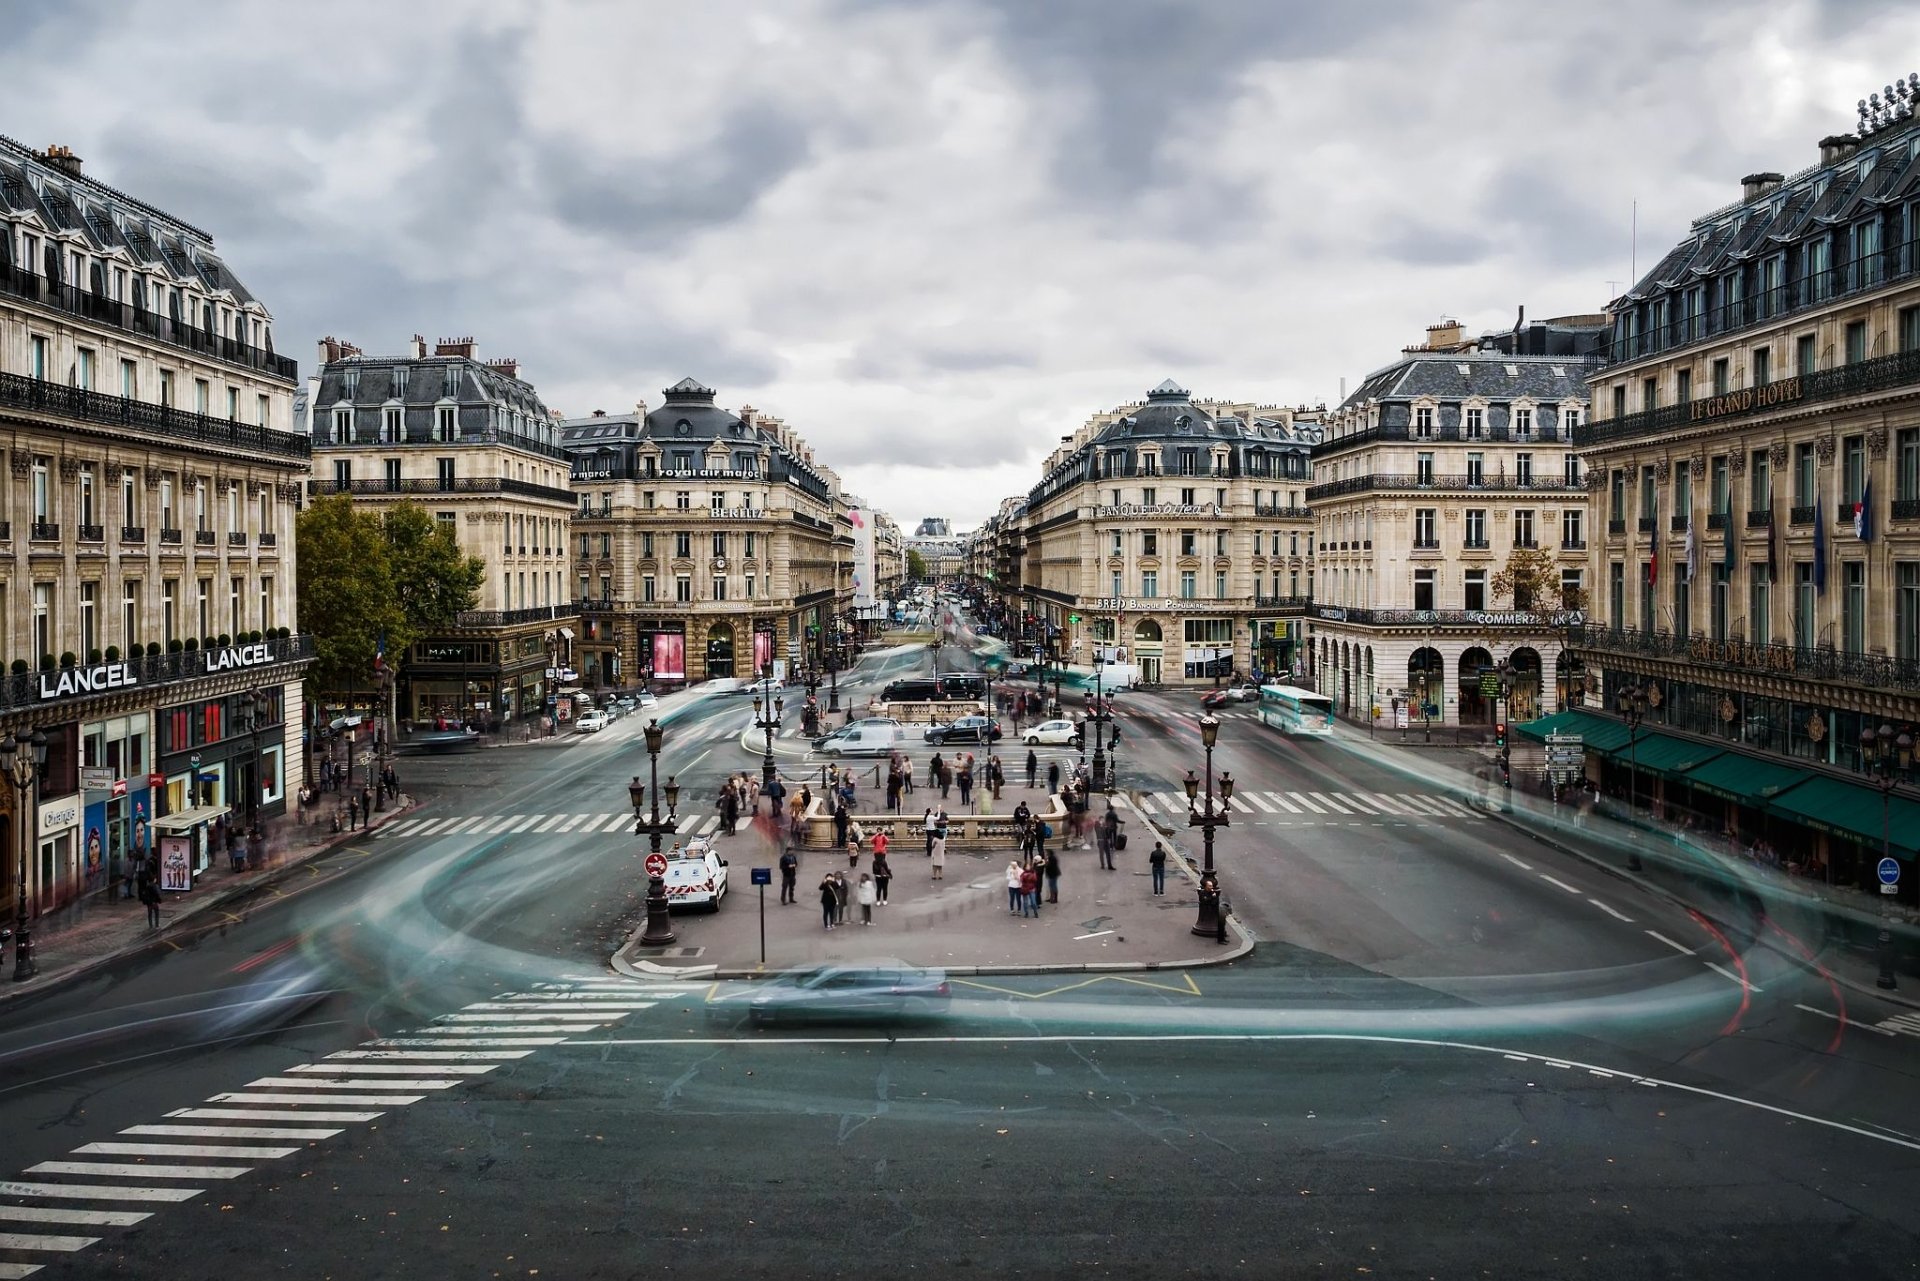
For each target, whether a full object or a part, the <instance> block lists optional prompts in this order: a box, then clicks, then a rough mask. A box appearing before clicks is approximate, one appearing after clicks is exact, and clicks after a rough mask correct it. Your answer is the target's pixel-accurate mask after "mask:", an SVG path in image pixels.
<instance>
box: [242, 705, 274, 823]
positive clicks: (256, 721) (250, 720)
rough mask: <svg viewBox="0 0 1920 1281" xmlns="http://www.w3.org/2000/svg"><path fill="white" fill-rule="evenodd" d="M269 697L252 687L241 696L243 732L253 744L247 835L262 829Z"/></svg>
mask: <svg viewBox="0 0 1920 1281" xmlns="http://www.w3.org/2000/svg"><path fill="white" fill-rule="evenodd" d="M266 705H267V698H266V693H265V691H263V690H253V689H250V690H248V691H247V692H246V693H244V694H242V695H241V696H240V718H241V722H242V723H241V726H240V731H241V733H243V734H245V735H246V736H247V739H248V741H249V742H250V743H251V744H252V746H253V757H252V762H253V763H252V768H251V769H250V770H249V771H248V773H249V774H250V775H251V776H252V782H251V783H250V784H249V785H248V787H247V836H248V838H249V839H251V838H252V836H253V834H254V833H255V832H257V831H259V830H260V723H261V722H262V721H263V720H265V719H266V711H267V706H266Z"/></svg>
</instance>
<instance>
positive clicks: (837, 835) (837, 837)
mask: <svg viewBox="0 0 1920 1281" xmlns="http://www.w3.org/2000/svg"><path fill="white" fill-rule="evenodd" d="M852 823H853V815H851V814H849V813H847V803H846V802H845V801H836V802H834V806H833V848H835V849H837V850H841V849H845V848H846V847H847V828H848V827H850V826H851V825H852Z"/></svg>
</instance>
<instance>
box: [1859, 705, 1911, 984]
mask: <svg viewBox="0 0 1920 1281" xmlns="http://www.w3.org/2000/svg"><path fill="white" fill-rule="evenodd" d="M1860 754H1861V757H1862V758H1863V760H1864V764H1865V767H1866V773H1867V777H1869V778H1871V779H1872V780H1873V784H1874V786H1875V787H1878V788H1879V789H1880V857H1881V858H1883V859H1885V858H1892V857H1893V842H1892V833H1891V831H1890V823H1891V819H1892V814H1893V789H1894V788H1896V787H1898V786H1900V782H1901V780H1902V778H1904V777H1905V775H1906V773H1907V770H1908V768H1909V767H1910V766H1911V765H1912V764H1913V735H1911V734H1908V733H1904V732H1902V733H1901V734H1900V735H1899V736H1898V737H1896V736H1895V734H1894V729H1893V726H1891V725H1887V724H1884V723H1883V724H1882V725H1881V726H1880V728H1879V730H1878V731H1875V730H1871V729H1863V730H1861V731H1860ZM1890 888H1892V887H1891V886H1885V885H1883V886H1881V895H1880V937H1879V947H1878V951H1879V954H1880V975H1879V977H1878V978H1876V979H1875V980H1874V986H1876V987H1881V988H1885V989H1886V990H1887V991H1889V992H1890V991H1892V990H1893V989H1894V988H1895V987H1896V986H1897V984H1896V982H1895V980H1894V976H1893V933H1892V931H1891V930H1890V929H1889V928H1888V925H1887V899H1888V898H1889V897H1891V896H1890V895H1889V894H1887V893H1886V891H1887V890H1888V889H1890Z"/></svg>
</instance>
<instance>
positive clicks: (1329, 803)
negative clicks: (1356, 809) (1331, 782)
mask: <svg viewBox="0 0 1920 1281" xmlns="http://www.w3.org/2000/svg"><path fill="white" fill-rule="evenodd" d="M1307 795H1308V796H1311V797H1312V798H1313V799H1314V800H1316V801H1319V802H1320V803H1321V804H1322V805H1324V806H1326V807H1327V808H1328V809H1330V810H1332V811H1333V812H1334V813H1336V814H1351V813H1353V811H1352V810H1350V809H1348V808H1347V807H1346V806H1344V805H1342V804H1341V803H1340V802H1339V801H1337V800H1335V799H1334V798H1333V797H1331V796H1329V795H1327V794H1326V793H1325V792H1308V793H1307Z"/></svg>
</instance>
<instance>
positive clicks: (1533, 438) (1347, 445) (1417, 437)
mask: <svg viewBox="0 0 1920 1281" xmlns="http://www.w3.org/2000/svg"><path fill="white" fill-rule="evenodd" d="M1567 363H1568V364H1571V365H1579V366H1582V367H1583V368H1591V367H1592V366H1591V365H1590V364H1589V363H1588V362H1585V361H1582V360H1578V359H1574V358H1571V357H1569V358H1568V361H1567ZM1566 439H1567V433H1566V432H1564V431H1562V430H1561V428H1560V426H1559V424H1557V423H1556V424H1554V425H1552V426H1541V425H1536V426H1535V427H1534V428H1533V430H1532V431H1531V432H1530V433H1527V432H1515V431H1513V430H1511V428H1510V427H1494V428H1489V429H1487V430H1486V431H1485V432H1484V433H1483V434H1481V435H1478V436H1475V435H1472V434H1470V433H1467V432H1464V431H1462V430H1461V428H1460V427H1459V426H1457V425H1456V426H1448V427H1431V428H1428V429H1426V430H1424V431H1423V430H1421V429H1420V428H1418V427H1415V426H1412V425H1410V424H1407V423H1394V424H1386V423H1382V424H1381V425H1379V426H1377V427H1367V428H1363V429H1362V430H1360V431H1356V432H1349V433H1347V434H1346V435H1344V436H1335V437H1332V438H1330V439H1329V440H1327V441H1326V443H1325V444H1323V445H1315V446H1314V447H1313V456H1314V457H1315V458H1319V457H1321V456H1323V455H1325V454H1328V453H1341V452H1344V451H1345V450H1348V449H1354V448H1357V447H1359V446H1361V445H1369V444H1373V443H1375V442H1377V441H1426V442H1434V441H1438V442H1440V443H1442V444H1447V443H1461V442H1468V443H1472V442H1479V441H1492V442H1495V443H1513V444H1548V445H1552V444H1559V443H1561V442H1563V441H1565V440H1566Z"/></svg>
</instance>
